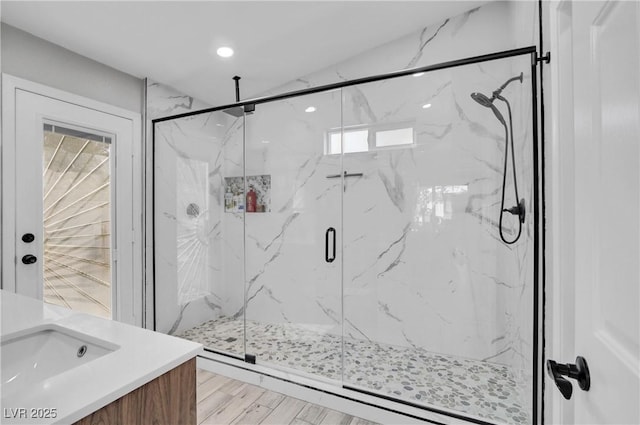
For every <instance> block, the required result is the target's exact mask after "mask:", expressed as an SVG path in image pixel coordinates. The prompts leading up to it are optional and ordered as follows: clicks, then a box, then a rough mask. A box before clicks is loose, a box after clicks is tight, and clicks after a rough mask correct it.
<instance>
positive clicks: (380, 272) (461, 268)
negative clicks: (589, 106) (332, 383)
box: [343, 55, 534, 424]
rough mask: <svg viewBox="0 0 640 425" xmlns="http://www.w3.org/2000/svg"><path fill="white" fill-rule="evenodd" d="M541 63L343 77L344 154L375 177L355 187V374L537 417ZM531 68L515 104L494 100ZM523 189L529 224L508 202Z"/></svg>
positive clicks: (505, 417)
mask: <svg viewBox="0 0 640 425" xmlns="http://www.w3.org/2000/svg"><path fill="white" fill-rule="evenodd" d="M529 70H530V58H529V56H528V55H527V56H523V57H520V58H514V59H508V60H500V61H492V62H485V63H482V64H476V65H469V66H465V67H458V68H451V69H446V70H441V71H436V72H430V73H426V74H424V75H421V76H420V75H416V76H407V77H402V78H396V79H392V80H386V81H381V82H375V83H369V84H363V85H357V86H353V87H347V88H344V89H343V94H344V109H343V110H344V135H345V146H344V152H345V153H344V158H343V166H344V169H345V170H346V171H347V172H348V173H362V175H363V176H362V177H361V178H353V179H349V178H347V179H345V187H344V199H343V204H344V213H343V214H344V216H343V220H344V226H343V231H344V236H343V239H344V338H345V340H344V365H345V368H344V385H345V386H347V387H350V388H355V389H358V390H362V391H367V392H373V393H376V394H380V395H384V396H386V397H391V398H394V399H397V400H399V401H401V402H405V403H411V404H414V405H418V406H424V407H428V408H431V409H438V410H442V411H447V412H451V413H455V414H458V415H459V414H462V415H464V416H468V417H472V418H476V419H479V420H483V421H488V422H498V423H509V424H525V423H531V417H532V416H531V415H532V411H531V400H532V394H533V379H532V364H533V357H532V353H533V341H532V335H533V309H532V308H533V285H534V281H533V266H532V264H533V261H532V260H533V257H532V256H533V239H532V228H533V227H532V226H533V215H532V214H531V213H530V211H532V208H531V207H530V206H531V205H532V200H533V189H532V185H533V178H532V176H533V165H532V151H533V149H532V146H533V139H532V110H531V105H532V101H531V84H532V81H531V75H530V74H529ZM520 73H523V81H522V82H520V80H519V79H516V80H512V81H511V83H510V84H509V85H508V86H507V87H506V88H505V89H504V90H503V91H502V94H501V96H502V97H503V98H504V99H505V100H506V101H508V102H509V105H510V108H511V110H510V111H509V109H508V107H507V103H506V102H505V101H503V100H500V99H495V100H494V102H493V103H491V102H490V98H491V96H492V92H493V91H494V90H496V89H497V88H498V87H500V86H501V85H502V84H503V83H505V82H506V81H508V80H509V79H511V78H512V77H514V76H518V77H519V76H520ZM472 93H475V95H474V97H473V98H472V96H471V94H472ZM478 93H480V94H484V96H485V98H486V100H487V102H481V101H482V100H483V97H482V96H480V95H478ZM493 108H495V109H493ZM510 115H511V117H512V120H511V119H510V118H509V116H510ZM511 121H512V124H513V131H511V128H510V127H509V123H510V122H511ZM362 133H364V134H362ZM507 133H508V134H509V135H511V133H513V139H514V146H515V152H514V158H515V161H512V158H511V153H512V150H511V146H509V147H508V150H505V149H506V144H505V143H506V140H505V135H506V134H507ZM350 134H351V135H352V138H353V140H354V142H353V149H350V148H349V146H347V140H348V135H350ZM358 138H360V139H363V140H365V141H366V142H362V143H357V140H358ZM505 155H508V156H507V159H508V161H507V170H506V171H507V175H506V187H504V188H503V187H502V182H503V171H504V169H503V167H504V164H505ZM514 162H515V170H514V166H513V164H514ZM514 173H515V174H516V176H517V182H518V189H517V190H518V196H516V195H515V191H516V188H515V185H514V179H513V174H514ZM503 191H504V193H505V203H504V205H503V206H501V199H502V193H503ZM521 199H524V203H523V204H524V206H526V214H525V216H524V223H523V224H522V228H521V231H520V223H519V217H518V216H517V215H512V214H511V213H508V212H505V213H504V214H501V210H502V209H512V208H513V207H515V206H516V205H518V204H519V202H520V200H521ZM501 215H502V231H501V230H500V219H501ZM501 233H502V235H503V237H504V238H505V239H506V240H507V241H508V242H514V241H515V242H514V243H505V242H504V241H503V240H502V239H501V236H500V235H501ZM518 235H520V236H519V239H518V240H517V241H516V239H517V238H518Z"/></svg>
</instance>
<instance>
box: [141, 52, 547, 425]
mask: <svg viewBox="0 0 640 425" xmlns="http://www.w3.org/2000/svg"><path fill="white" fill-rule="evenodd" d="M523 55H529V56H530V58H531V99H532V131H533V133H532V135H533V147H532V150H533V192H534V193H533V217H534V224H533V248H534V251H533V252H534V254H533V256H534V260H533V263H534V264H533V285H534V287H533V325H534V326H533V350H532V351H533V365H532V371H533V394H532V424H537V423H538V421H539V419H541V418H542V414H543V412H542V406H543V394H542V392H543V390H544V386H543V376H542V375H541V373H542V372H541V371H542V370H544V368H541V367H540V366H541V365H543V363H544V338H542V346H540V336H541V335H542V336H544V329H543V328H544V305H543V306H540V299H541V296H542V297H543V298H542V300H543V302H544V273H543V271H544V252H543V251H541V247H544V233H543V232H541V229H543V226H544V198H543V197H542V190H544V188H543V187H542V186H541V185H540V178H541V177H542V176H543V175H544V172H543V166H544V164H543V161H544V158H541V160H540V159H539V158H540V157H539V155H540V154H541V152H544V146H542V145H541V143H540V138H539V137H538V108H539V107H540V113H541V118H542V120H543V119H544V107H543V105H541V104H539V99H538V90H537V87H538V78H537V76H538V73H537V66H538V64H539V63H541V62H542V61H543V60H546V61H548V57H541V56H540V55H539V54H538V51H537V48H536V46H527V47H522V48H518V49H511V50H504V51H500V52H494V53H489V54H485V55H479V56H472V57H468V58H463V59H457V60H453V61H448V62H442V63H438V64H434V65H427V66H423V67H418V68H411V69H403V70H400V71H394V72H388V73H384V74H378V75H373V76H368V77H363V78H356V79H353V80H348V81H341V82H338V83H333V84H326V85H322V86H317V87H310V88H306V89H302V90H295V91H290V92H286V93H281V94H276V95H272V96H264V97H257V98H253V99H248V100H243V101H238V102H236V103H230V104H226V105H222V106H216V107H212V108H206V109H200V110H197V111H191V112H185V113H182V114H176V115H170V116H166V117H162V118H156V119H154V120H152V121H151V122H152V126H151V143H152V154H151V162H152V166H151V167H152V172H151V184H152V187H151V191H152V198H153V199H152V212H151V217H152V228H153V238H152V239H153V245H152V246H153V276H154V279H155V275H156V252H155V232H156V227H155V132H156V124H158V123H161V122H164V121H171V120H175V119H180V118H186V117H191V116H195V115H201V114H206V113H210V112H217V111H223V110H226V109H231V108H240V107H241V108H243V109H244V112H245V114H246V113H249V112H254V111H255V108H256V105H259V104H262V103H269V102H274V101H278V100H283V99H289V98H292V97H299V96H304V95H309V94H314V93H320V92H326V91H330V90H335V89H340V88H344V87H350V86H354V85H358V84H366V83H372V82H376V81H383V80H388V79H392V78H397V77H404V76H408V75H412V74H415V73H418V72H424V73H427V72H432V71H438V70H442V69H447V68H456V67H460V66H465V65H473V64H477V63H482V62H488V61H493V60H499V59H507V58H512V57H516V56H523ZM236 82H237V81H236ZM542 122H544V121H542ZM543 134H544V129H543ZM155 300H156V291H155V282H154V284H153V305H154V309H153V327H154V329H156V310H157V309H156V304H155ZM205 351H208V352H210V353H213V354H217V355H223V356H226V357H231V358H234V359H238V360H244V361H246V362H248V363H255V358H254V359H253V361H251V359H247V358H242V357H239V356H233V355H230V354H228V353H223V352H219V351H216V350H212V349H210V348H206V347H205ZM269 376H271V377H273V378H276V379H280V380H285V381H287V382H290V383H294V384H297V385H300V384H299V383H297V382H293V381H288V380H286V379H283V378H279V377H276V376H272V375H269ZM303 386H304V385H303ZM342 388H344V389H348V390H351V391H354V392H359V393H362V394H367V395H372V396H375V397H379V398H382V399H386V400H389V401H393V402H395V403H399V404H403V405H406V406H411V407H414V408H418V409H421V410H425V411H429V412H433V413H436V414H440V415H445V416H449V417H452V418H454V419H459V420H464V421H467V422H471V423H476V424H481V425H493V423H491V422H486V421H483V420H479V419H476V418H471V417H467V416H464V415H463V414H457V413H452V412H448V411H445V410H440V409H438V408H434V407H428V406H423V405H420V404H417V403H412V402H408V401H405V400H401V399H398V398H394V397H390V396H386V395H383V394H378V393H374V392H370V391H366V390H362V389H359V388H356V387H351V386H349V385H344V384H343V385H342ZM324 392H328V393H330V394H332V395H334V396H338V397H341V398H345V399H349V400H353V401H358V402H362V401H360V400H357V399H354V398H351V397H348V396H345V395H343V394H338V393H333V392H329V391H324ZM364 404H370V403H364ZM376 407H378V408H382V409H384V410H388V411H391V412H394V413H398V414H402V415H406V416H410V417H413V418H416V419H421V420H426V421H427V422H431V423H435V424H439V422H436V421H434V420H430V419H425V418H421V417H417V416H414V415H409V414H407V413H405V412H402V411H397V410H394V409H390V408H386V407H381V406H376Z"/></svg>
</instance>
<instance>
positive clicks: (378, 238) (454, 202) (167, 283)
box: [154, 47, 539, 424]
mask: <svg viewBox="0 0 640 425" xmlns="http://www.w3.org/2000/svg"><path fill="white" fill-rule="evenodd" d="M532 58H533V59H535V48H533V47H531V48H523V49H518V50H513V51H508V52H500V53H496V54H491V55H485V56H482V57H475V58H468V59H463V60H459V61H454V62H448V63H444V64H438V65H432V66H428V67H423V68H420V69H414V70H407V71H400V72H397V73H393V74H387V75H383V76H375V77H370V78H364V79H361V80H356V81H350V82H344V83H340V84H334V85H329V86H325V87H319V88H315V89H310V90H304V91H301V92H295V93H287V94H284V95H279V96H273V97H271V98H261V99H256V100H255V101H253V102H252V101H245V102H240V103H238V104H235V105H228V106H224V107H221V108H211V109H208V110H205V111H200V112H196V113H189V114H183V115H180V116H176V117H168V118H162V119H158V120H155V121H154V185H155V189H154V208H155V214H154V220H155V223H154V227H155V326H156V329H157V330H158V331H161V332H166V333H170V334H173V335H176V336H180V337H184V338H188V339H191V340H195V341H198V342H201V343H203V344H204V345H205V347H206V349H207V352H208V353H210V354H211V355H212V356H214V357H215V356H216V355H226V356H231V357H236V358H238V359H242V360H245V361H247V362H249V363H257V364H259V365H261V366H267V367H270V368H273V369H274V370H280V371H284V372H287V373H289V374H290V375H294V376H300V377H305V378H311V379H313V380H317V381H321V382H323V383H324V384H329V385H335V386H336V387H340V388H343V389H346V390H348V391H352V393H353V394H354V396H353V397H357V394H362V393H364V394H369V395H375V396H379V397H383V398H385V399H388V400H393V401H395V402H397V403H399V404H405V405H410V406H413V407H418V408H421V409H424V410H428V411H434V412H437V413H440V414H445V415H449V416H452V417H454V418H458V419H464V420H468V421H471V422H476V423H509V424H530V423H533V422H535V421H536V414H537V413H536V412H537V408H538V407H537V405H536V400H537V395H538V387H537V383H536V382H537V376H538V373H539V370H538V368H537V366H536V365H537V364H538V362H539V359H538V340H537V338H538V337H537V335H538V329H539V323H538V321H539V319H538V309H539V305H538V296H537V294H538V285H539V282H538V274H537V269H538V267H539V265H538V262H539V256H538V254H537V253H538V250H539V245H538V244H539V242H538V226H539V223H538V220H539V217H538V215H539V214H538V203H539V201H538V173H539V171H538V167H539V165H538V162H537V155H538V149H539V147H538V141H537V136H536V134H537V133H536V127H537V122H536V80H535V78H536V77H535V75H536V74H535V65H532V63H534V64H535V60H533V62H532ZM516 77H519V78H516ZM507 82H508V84H505V83H507ZM503 86H504V87H503ZM472 94H474V96H471V95H472ZM516 193H517V196H516Z"/></svg>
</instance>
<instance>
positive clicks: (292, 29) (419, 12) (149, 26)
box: [2, 0, 486, 105]
mask: <svg viewBox="0 0 640 425" xmlns="http://www.w3.org/2000/svg"><path fill="white" fill-rule="evenodd" d="M485 2H486V0H485V1H451V0H449V1H340V2H339V1H198V2H187V1H138V2H129V1H109V2H103V1H99V2H97V1H67V2H62V1H6V0H5V1H2V21H3V22H6V23H8V24H9V25H12V26H15V27H17V28H20V29H22V30H24V31H27V32H29V33H31V34H34V35H36V36H38V37H41V38H44V39H46V40H49V41H51V42H53V43H55V44H58V45H61V46H63V47H65V48H67V49H69V50H72V51H74V52H77V53H79V54H81V55H84V56H87V57H89V58H91V59H94V60H96V61H98V62H101V63H104V64H106V65H109V66H111V67H113V68H116V69H119V70H121V71H124V72H127V73H129V74H132V75H134V76H136V77H140V78H144V77H149V78H151V79H153V80H156V81H159V82H162V83H165V84H168V85H170V86H172V87H174V88H176V89H178V90H180V91H182V92H183V93H186V94H189V95H191V96H194V97H196V98H198V99H200V100H203V101H205V102H208V103H209V104H211V105H219V104H224V103H230V102H233V101H234V100H235V97H234V96H235V93H234V89H233V81H232V79H231V77H232V76H234V75H240V76H241V77H242V81H241V88H242V97H243V98H248V97H253V96H256V95H259V94H261V93H263V92H264V91H266V90H269V89H271V88H274V87H277V86H279V85H281V84H284V83H286V82H289V81H291V80H294V79H296V78H298V77H301V76H303V75H306V74H309V73H311V72H314V71H317V70H320V69H323V68H325V67H327V66H329V65H332V64H335V63H338V62H340V61H343V60H345V59H347V58H349V57H351V56H354V55H356V54H358V53H361V52H364V51H366V50H368V49H371V48H373V47H376V46H379V45H382V44H384V43H386V42H389V41H391V40H394V39H397V38H400V37H402V36H404V35H407V34H409V33H412V32H414V31H416V30H418V29H420V28H422V27H424V26H426V25H429V24H433V23H436V22H438V21H440V20H442V19H444V18H446V17H450V16H455V15H457V14H459V13H462V12H464V11H466V10H469V9H471V8H473V7H476V6H478V5H480V4H482V3H485ZM220 45H229V46H231V47H233V48H234V49H235V51H236V54H235V55H234V56H233V57H232V58H230V59H222V58H219V57H218V56H217V55H216V54H215V50H216V48H217V47H219V46H220ZM416 47H417V46H416Z"/></svg>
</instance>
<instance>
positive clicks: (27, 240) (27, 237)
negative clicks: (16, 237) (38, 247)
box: [22, 233, 36, 243]
mask: <svg viewBox="0 0 640 425" xmlns="http://www.w3.org/2000/svg"><path fill="white" fill-rule="evenodd" d="M35 239H36V237H35V236H33V233H25V234H24V235H22V242H24V243H31V242H33V241H34V240H35Z"/></svg>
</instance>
